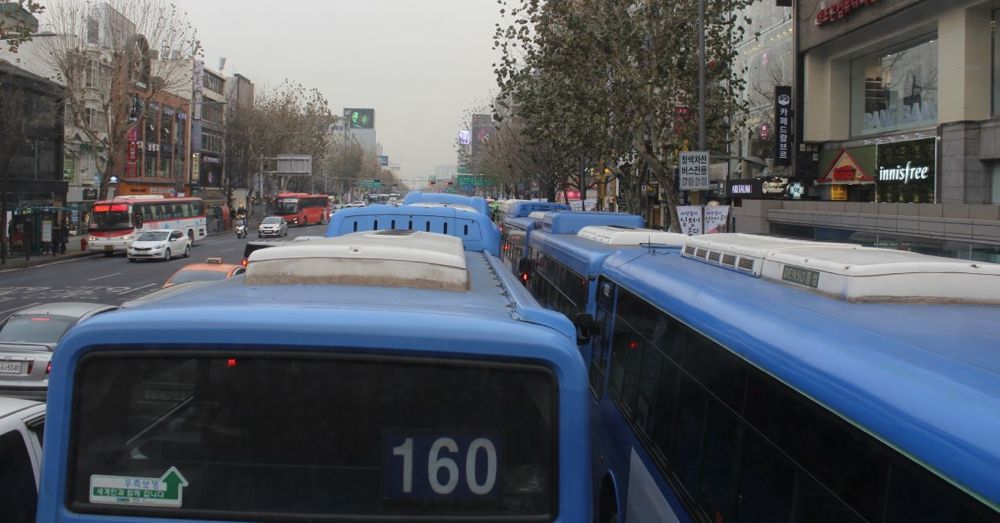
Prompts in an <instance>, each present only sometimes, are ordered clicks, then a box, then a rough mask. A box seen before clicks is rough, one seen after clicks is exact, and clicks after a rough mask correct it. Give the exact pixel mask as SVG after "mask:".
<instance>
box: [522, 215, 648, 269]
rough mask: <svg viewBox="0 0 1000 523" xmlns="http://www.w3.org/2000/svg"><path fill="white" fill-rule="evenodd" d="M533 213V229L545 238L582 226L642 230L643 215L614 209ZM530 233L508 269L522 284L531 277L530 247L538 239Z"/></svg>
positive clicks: (575, 230) (578, 228) (531, 256)
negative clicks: (520, 252)
mask: <svg viewBox="0 0 1000 523" xmlns="http://www.w3.org/2000/svg"><path fill="white" fill-rule="evenodd" d="M534 214H535V216H536V218H535V220H534V221H533V224H534V228H533V229H532V230H533V231H534V230H538V234H539V235H540V236H545V237H547V236H549V235H565V234H569V235H572V234H576V233H578V232H580V229H583V228H584V227H597V226H614V227H624V228H636V229H641V228H642V227H643V224H644V223H645V222H644V221H643V218H642V216H637V215H635V214H625V213H616V212H582V211H558V212H543V213H541V214H538V213H534ZM533 235H534V234H525V242H524V244H525V247H524V249H523V251H524V252H523V256H522V257H520V258H518V259H517V260H514V261H513V262H512V264H511V270H513V271H514V272H515V274H517V276H518V278H519V279H520V280H521V281H522V282H524V283H525V284H527V283H528V282H529V281H530V279H531V270H532V269H531V265H532V260H533V259H534V257H535V255H534V253H532V252H531V249H532V246H533V245H534V244H535V243H537V241H535V242H532V240H531V236H533Z"/></svg>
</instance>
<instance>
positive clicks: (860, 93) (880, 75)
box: [851, 34, 938, 136]
mask: <svg viewBox="0 0 1000 523" xmlns="http://www.w3.org/2000/svg"><path fill="white" fill-rule="evenodd" d="M937 98H938V44H937V35H936V34H932V35H928V36H924V37H922V38H919V39H917V40H913V41H910V42H909V43H906V44H903V45H901V46H898V47H894V48H890V49H888V50H884V51H880V52H877V53H874V54H871V55H868V56H865V57H862V58H858V59H856V60H853V61H852V62H851V134H852V135H854V136H859V135H866V134H875V133H881V132H886V131H894V130H898V129H908V128H912V127H920V126H926V125H932V124H935V123H937V118H938V109H937Z"/></svg>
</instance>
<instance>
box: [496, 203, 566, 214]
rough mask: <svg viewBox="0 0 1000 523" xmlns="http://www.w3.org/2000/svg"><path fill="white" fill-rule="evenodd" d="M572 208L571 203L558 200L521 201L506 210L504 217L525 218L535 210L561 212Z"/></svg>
mask: <svg viewBox="0 0 1000 523" xmlns="http://www.w3.org/2000/svg"><path fill="white" fill-rule="evenodd" d="M569 210H571V209H570V207H569V205H566V204H565V203H556V202H539V201H519V202H515V203H514V204H513V205H511V206H510V208H509V209H508V210H507V211H506V214H505V216H504V218H523V217H525V216H528V215H530V214H531V213H533V212H559V211H569Z"/></svg>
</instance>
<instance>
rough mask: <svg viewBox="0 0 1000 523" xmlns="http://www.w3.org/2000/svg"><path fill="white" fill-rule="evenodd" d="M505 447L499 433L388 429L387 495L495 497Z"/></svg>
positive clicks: (385, 442)
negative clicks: (399, 430) (438, 432)
mask: <svg viewBox="0 0 1000 523" xmlns="http://www.w3.org/2000/svg"><path fill="white" fill-rule="evenodd" d="M503 450H504V449H503V440H502V438H500V437H499V435H497V434H472V433H461V434H434V433H425V432H419V433H408V432H387V433H385V435H384V436H383V453H382V474H383V480H382V484H383V488H384V494H385V497H386V498H388V499H420V500H434V499H441V500H445V499H447V500H451V499H467V500H483V501H487V500H489V501H492V500H495V499H496V498H498V497H499V495H500V493H501V491H502V489H501V486H502V470H503Z"/></svg>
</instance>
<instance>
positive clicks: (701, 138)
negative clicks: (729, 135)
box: [698, 0, 708, 151]
mask: <svg viewBox="0 0 1000 523" xmlns="http://www.w3.org/2000/svg"><path fill="white" fill-rule="evenodd" d="M705 134H706V133H705V0H698V150H699V151H706V150H708V149H707V144H706V142H707V140H706V137H705Z"/></svg>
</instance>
